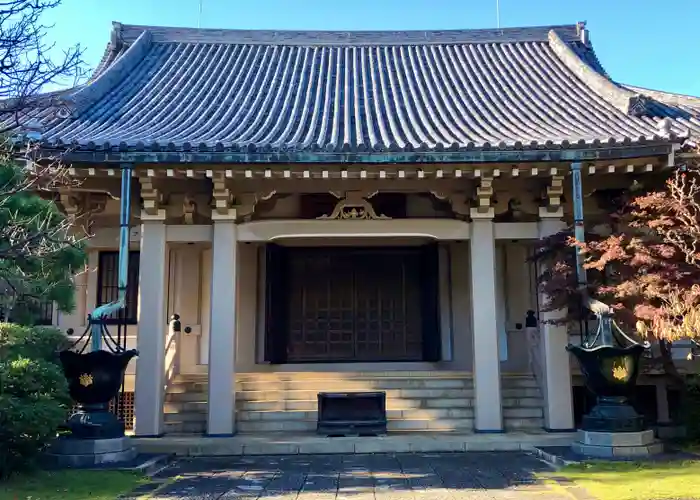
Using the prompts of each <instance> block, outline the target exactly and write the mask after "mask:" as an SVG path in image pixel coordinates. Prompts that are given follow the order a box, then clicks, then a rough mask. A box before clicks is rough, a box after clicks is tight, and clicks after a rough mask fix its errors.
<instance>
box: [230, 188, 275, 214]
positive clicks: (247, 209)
mask: <svg viewBox="0 0 700 500" xmlns="http://www.w3.org/2000/svg"><path fill="white" fill-rule="evenodd" d="M275 194H277V191H275V190H269V191H260V192H255V193H241V194H238V195H236V196H235V197H234V207H235V208H236V212H237V213H236V216H237V218H238V219H240V220H243V221H245V222H248V221H250V220H251V219H252V217H253V215H255V209H256V207H257V205H258V203H261V202H263V201H268V200H270V199H272V197H273V196H275Z"/></svg>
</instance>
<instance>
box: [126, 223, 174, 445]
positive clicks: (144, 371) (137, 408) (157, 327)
mask: <svg viewBox="0 0 700 500" xmlns="http://www.w3.org/2000/svg"><path fill="white" fill-rule="evenodd" d="M141 221H142V224H141V251H140V260H139V324H138V327H139V330H138V331H139V333H138V338H137V349H138V351H139V356H138V358H136V390H135V394H134V414H135V415H134V417H135V428H134V434H135V435H136V436H138V437H156V436H161V435H162V434H163V399H164V385H165V337H166V334H167V331H166V329H167V327H168V326H167V325H168V323H167V317H166V316H167V309H166V304H167V297H166V286H165V279H166V265H167V256H166V239H165V227H166V226H165V210H158V211H157V212H156V213H155V214H151V215H148V214H146V213H143V214H142V215H141Z"/></svg>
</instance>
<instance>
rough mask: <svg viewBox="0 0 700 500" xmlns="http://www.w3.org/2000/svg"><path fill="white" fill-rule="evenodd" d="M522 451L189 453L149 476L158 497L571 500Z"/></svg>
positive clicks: (224, 499) (191, 499)
mask: <svg viewBox="0 0 700 500" xmlns="http://www.w3.org/2000/svg"><path fill="white" fill-rule="evenodd" d="M550 470H551V469H550V468H549V466H548V465H546V464H545V463H543V462H542V461H540V460H538V459H537V458H535V457H534V456H532V455H529V454H526V453H522V452H474V453H405V454H376V455H355V454H353V455H340V454H338V455H284V456H248V457H246V456H233V457H216V458H213V457H212V458H191V459H182V460H178V461H176V462H174V463H173V464H171V465H170V466H169V467H168V468H166V469H165V470H163V471H161V472H160V473H158V474H157V475H156V476H155V477H154V479H155V480H157V481H162V482H163V486H161V487H160V488H158V490H156V491H155V492H153V493H152V496H151V497H150V498H153V499H157V500H175V499H178V500H179V499H184V500H227V499H228V500H231V499H235V500H268V499H272V498H274V499H275V500H482V499H483V500H486V499H489V500H520V499H527V498H533V499H541V500H564V499H566V500H571V499H572V498H573V497H574V495H572V494H571V493H567V491H566V489H565V488H560V487H552V486H550V485H548V484H544V483H542V482H540V481H538V480H537V479H536V478H535V477H534V474H535V473H537V472H545V471H550Z"/></svg>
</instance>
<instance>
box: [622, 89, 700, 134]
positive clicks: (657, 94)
mask: <svg viewBox="0 0 700 500" xmlns="http://www.w3.org/2000/svg"><path fill="white" fill-rule="evenodd" d="M625 88H627V89H629V90H631V91H632V92H637V93H639V94H641V95H643V96H646V97H647V98H648V99H649V101H648V106H647V107H648V108H649V109H650V111H651V112H652V113H653V114H654V115H655V116H659V117H662V118H666V117H667V118H671V119H672V120H674V121H675V122H676V123H677V124H679V125H680V126H682V127H685V128H687V129H688V130H689V131H690V142H691V143H692V144H693V145H698V144H700V97H694V96H689V95H683V94H674V93H671V92H662V91H659V90H651V89H645V88H642V87H634V86H632V85H625Z"/></svg>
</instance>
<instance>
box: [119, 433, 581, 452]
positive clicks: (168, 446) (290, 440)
mask: <svg viewBox="0 0 700 500" xmlns="http://www.w3.org/2000/svg"><path fill="white" fill-rule="evenodd" d="M574 439H575V433H573V432H562V433H547V432H544V431H542V432H540V433H534V432H527V433H526V432H507V433H503V434H471V433H456V432H455V433H452V432H435V433H432V432H395V433H392V432H389V433H388V434H387V435H386V436H372V437H369V436H368V437H324V436H318V435H316V434H311V433H309V434H304V433H298V434H294V433H274V432H266V433H260V434H239V435H236V436H233V437H225V438H222V437H204V436H165V437H161V438H133V443H134V445H135V446H136V448H137V449H138V451H139V452H140V453H166V454H174V455H177V456H217V455H218V456H223V455H307V454H338V453H340V454H362V453H407V452H412V453H415V452H464V451H532V450H534V448H536V447H538V446H548V445H549V446H571V444H572V443H573V441H574Z"/></svg>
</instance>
